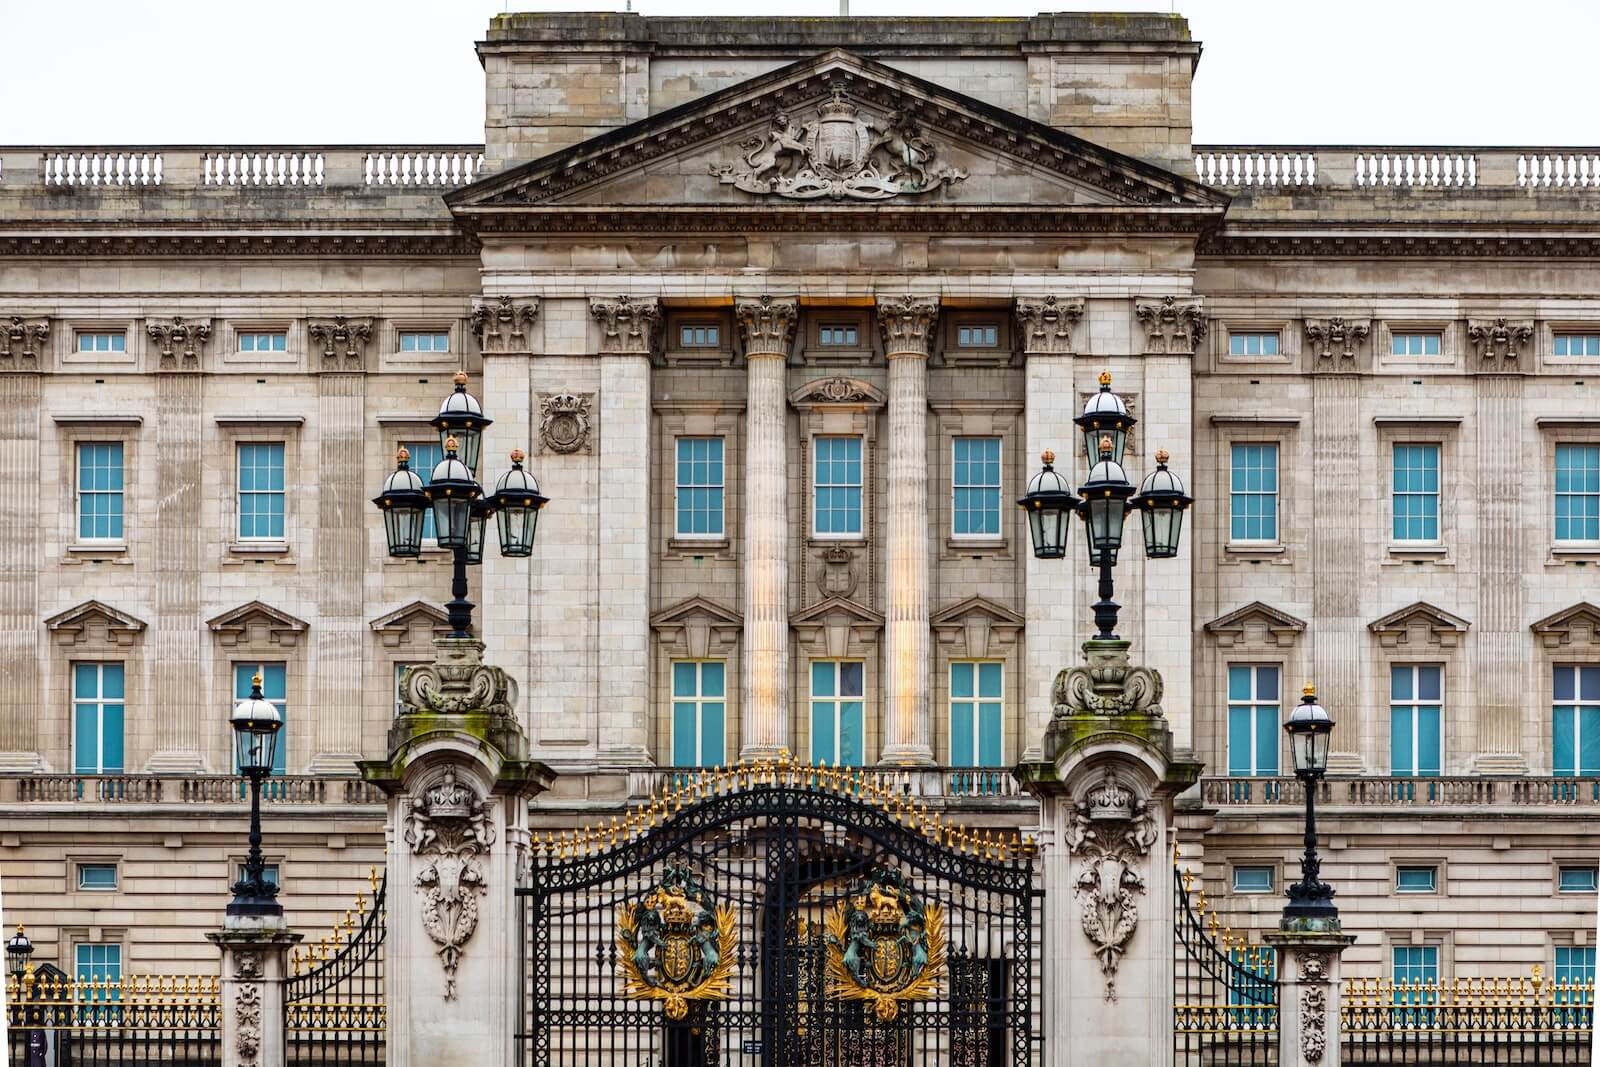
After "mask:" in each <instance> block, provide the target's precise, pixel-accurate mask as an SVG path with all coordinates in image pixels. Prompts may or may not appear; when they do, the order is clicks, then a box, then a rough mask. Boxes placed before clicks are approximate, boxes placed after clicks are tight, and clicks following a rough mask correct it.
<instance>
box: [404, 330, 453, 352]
mask: <svg viewBox="0 0 1600 1067" xmlns="http://www.w3.org/2000/svg"><path fill="white" fill-rule="evenodd" d="M400 351H402V352H448V351H450V335H449V334H448V333H434V332H433V331H431V330H429V331H425V332H424V331H418V330H402V331H401V333H400Z"/></svg>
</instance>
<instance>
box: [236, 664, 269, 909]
mask: <svg viewBox="0 0 1600 1067" xmlns="http://www.w3.org/2000/svg"><path fill="white" fill-rule="evenodd" d="M228 723H229V725H230V726H232V727H233V740H234V750H235V755H236V758H237V761H238V764H239V773H240V774H242V775H244V776H245V777H246V778H248V779H250V853H249V855H248V856H247V857H246V858H245V862H244V872H243V873H242V874H241V875H240V877H239V880H238V881H237V882H235V883H234V884H233V900H231V901H230V902H229V903H228V914H229V915H252V916H264V915H282V914H283V905H281V904H279V903H278V887H277V886H276V885H275V884H273V883H272V882H271V881H269V880H268V879H267V877H266V870H265V865H264V864H263V863H262V860H261V783H262V781H263V780H264V779H265V778H266V777H267V776H268V775H270V774H271V773H272V763H273V759H274V757H275V755H276V753H277V750H278V734H279V731H280V730H282V729H283V716H282V715H281V714H279V712H278V709H277V707H276V706H275V705H273V703H272V702H271V701H269V700H267V699H266V698H265V697H264V696H262V694H261V675H260V674H259V673H258V674H256V676H255V677H254V678H252V679H250V695H249V696H248V697H246V698H245V699H243V700H241V701H239V703H237V704H235V705H234V707H233V714H232V715H231V716H230V717H229V719H228Z"/></svg>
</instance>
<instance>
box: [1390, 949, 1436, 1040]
mask: <svg viewBox="0 0 1600 1067" xmlns="http://www.w3.org/2000/svg"><path fill="white" fill-rule="evenodd" d="M1391 951H1392V953H1393V954H1392V956H1391V959H1392V960H1393V966H1394V984H1395V985H1396V986H1417V987H1418V988H1416V989H1396V990H1395V991H1394V1002H1395V1003H1396V1004H1433V1003H1435V1002H1436V999H1437V994H1438V989H1437V986H1438V982H1439V946H1438V945H1395V946H1394V947H1393V948H1392V950H1391ZM1402 1014H1404V1015H1421V1014H1423V1013H1422V1012H1404V1013H1402ZM1429 1014H1431V1013H1429ZM1411 1021H1412V1022H1413V1023H1415V1022H1418V1021H1420V1020H1411Z"/></svg>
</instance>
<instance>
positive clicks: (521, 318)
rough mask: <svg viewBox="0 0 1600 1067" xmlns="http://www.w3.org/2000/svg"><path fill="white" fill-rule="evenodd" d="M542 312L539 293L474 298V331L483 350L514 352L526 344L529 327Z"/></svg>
mask: <svg viewBox="0 0 1600 1067" xmlns="http://www.w3.org/2000/svg"><path fill="white" fill-rule="evenodd" d="M538 314H539V299H538V298H537V297H531V296H530V297H515V298H514V297H510V296H498V297H495V298H494V299H492V300H474V301H473V302H472V316H471V322H472V333H473V336H475V337H477V339H478V347H479V348H480V349H481V350H483V351H484V352H515V351H522V350H524V349H526V347H527V339H528V338H527V333H528V327H529V326H530V325H532V324H533V320H534V317H535V316H537V315H538Z"/></svg>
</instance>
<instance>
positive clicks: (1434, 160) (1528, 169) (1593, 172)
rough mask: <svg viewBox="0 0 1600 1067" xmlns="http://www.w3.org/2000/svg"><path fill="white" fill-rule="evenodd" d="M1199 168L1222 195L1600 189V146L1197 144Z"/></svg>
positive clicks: (1197, 163) (1197, 168)
mask: <svg viewBox="0 0 1600 1067" xmlns="http://www.w3.org/2000/svg"><path fill="white" fill-rule="evenodd" d="M1194 166H1195V172H1196V174H1198V176H1199V178H1200V180H1201V181H1202V182H1205V183H1206V184H1208V185H1215V186H1217V187H1219V188H1223V189H1275V188H1283V189H1286V190H1291V189H1294V188H1296V187H1305V186H1314V187H1316V188H1317V190H1318V191H1319V192H1320V191H1330V192H1331V191H1338V190H1345V189H1375V188H1404V189H1454V190H1458V191H1464V190H1467V189H1539V188H1558V189H1593V188H1600V148H1534V147H1528V148H1482V147H1463V146H1451V147H1445V146H1439V147H1409V148H1408V147H1379V146H1372V145H1340V146H1310V145H1237V146H1221V145H1195V146H1194Z"/></svg>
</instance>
